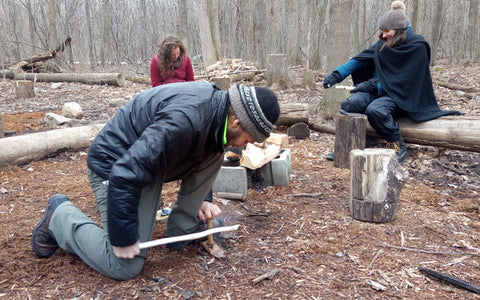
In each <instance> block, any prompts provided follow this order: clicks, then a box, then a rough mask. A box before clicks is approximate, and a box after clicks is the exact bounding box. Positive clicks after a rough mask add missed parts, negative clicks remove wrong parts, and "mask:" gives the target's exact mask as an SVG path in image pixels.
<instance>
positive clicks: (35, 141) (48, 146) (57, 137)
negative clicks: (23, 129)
mask: <svg viewBox="0 0 480 300" xmlns="http://www.w3.org/2000/svg"><path fill="white" fill-rule="evenodd" d="M104 125H105V124H97V125H89V126H80V127H71V128H64V129H56V130H50V131H44V132H38V133H32V134H24V135H18V136H13V137H6V138H2V139H1V143H0V169H2V168H5V167H8V166H13V165H21V164H26V163H29V162H31V161H33V160H39V159H42V158H45V157H47V156H48V155H51V154H54V153H58V152H62V151H65V150H76V149H77V150H78V149H83V148H86V147H88V146H90V144H91V142H92V141H93V139H94V138H95V136H96V135H97V134H98V132H99V131H100V129H102V128H103V126H104Z"/></svg>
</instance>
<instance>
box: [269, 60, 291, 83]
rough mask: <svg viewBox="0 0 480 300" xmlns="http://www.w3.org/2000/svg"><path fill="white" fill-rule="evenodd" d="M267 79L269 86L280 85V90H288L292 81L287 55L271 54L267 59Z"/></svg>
mask: <svg viewBox="0 0 480 300" xmlns="http://www.w3.org/2000/svg"><path fill="white" fill-rule="evenodd" d="M267 64H268V67H267V71H266V72H265V79H266V81H267V86H272V85H273V84H274V83H276V84H278V85H279V86H280V88H288V87H289V86H290V83H291V80H290V76H289V74H288V61H287V55H286V54H269V55H268V59H267Z"/></svg>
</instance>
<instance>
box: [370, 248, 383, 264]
mask: <svg viewBox="0 0 480 300" xmlns="http://www.w3.org/2000/svg"><path fill="white" fill-rule="evenodd" d="M382 253H383V250H382V249H380V250H378V251H377V253H375V255H374V256H373V259H372V261H371V262H370V263H369V264H368V266H367V269H370V268H371V267H372V265H373V262H374V261H376V260H377V258H378V256H379V255H380V254H382Z"/></svg>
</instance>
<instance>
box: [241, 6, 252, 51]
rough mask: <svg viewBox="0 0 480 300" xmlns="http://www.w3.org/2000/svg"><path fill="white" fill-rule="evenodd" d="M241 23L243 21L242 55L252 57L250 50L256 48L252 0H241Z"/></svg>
mask: <svg viewBox="0 0 480 300" xmlns="http://www.w3.org/2000/svg"><path fill="white" fill-rule="evenodd" d="M240 8H241V12H240V14H241V15H240V23H241V37H242V43H241V46H242V49H241V53H242V56H243V57H244V58H246V59H250V51H251V49H253V48H254V46H253V38H252V30H253V2H252V0H241V1H240Z"/></svg>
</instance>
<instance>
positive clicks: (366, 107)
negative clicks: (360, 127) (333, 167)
mask: <svg viewBox="0 0 480 300" xmlns="http://www.w3.org/2000/svg"><path fill="white" fill-rule="evenodd" d="M341 108H342V109H343V110H344V111H346V112H349V113H360V114H365V115H366V116H367V119H368V122H369V123H370V125H371V126H372V128H373V129H375V132H376V133H377V134H378V135H379V136H380V137H381V138H383V139H385V140H386V141H387V142H395V141H398V140H399V139H400V137H401V135H402V133H401V131H400V128H399V126H398V122H397V121H396V119H397V118H398V117H399V116H401V112H402V110H401V109H400V107H398V106H397V104H396V103H395V102H394V101H393V99H392V98H390V97H389V96H382V97H380V98H376V99H375V97H374V96H373V95H371V94H369V93H363V92H358V93H354V94H352V95H351V96H350V97H348V98H347V99H345V100H344V101H343V102H342V103H341Z"/></svg>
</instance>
